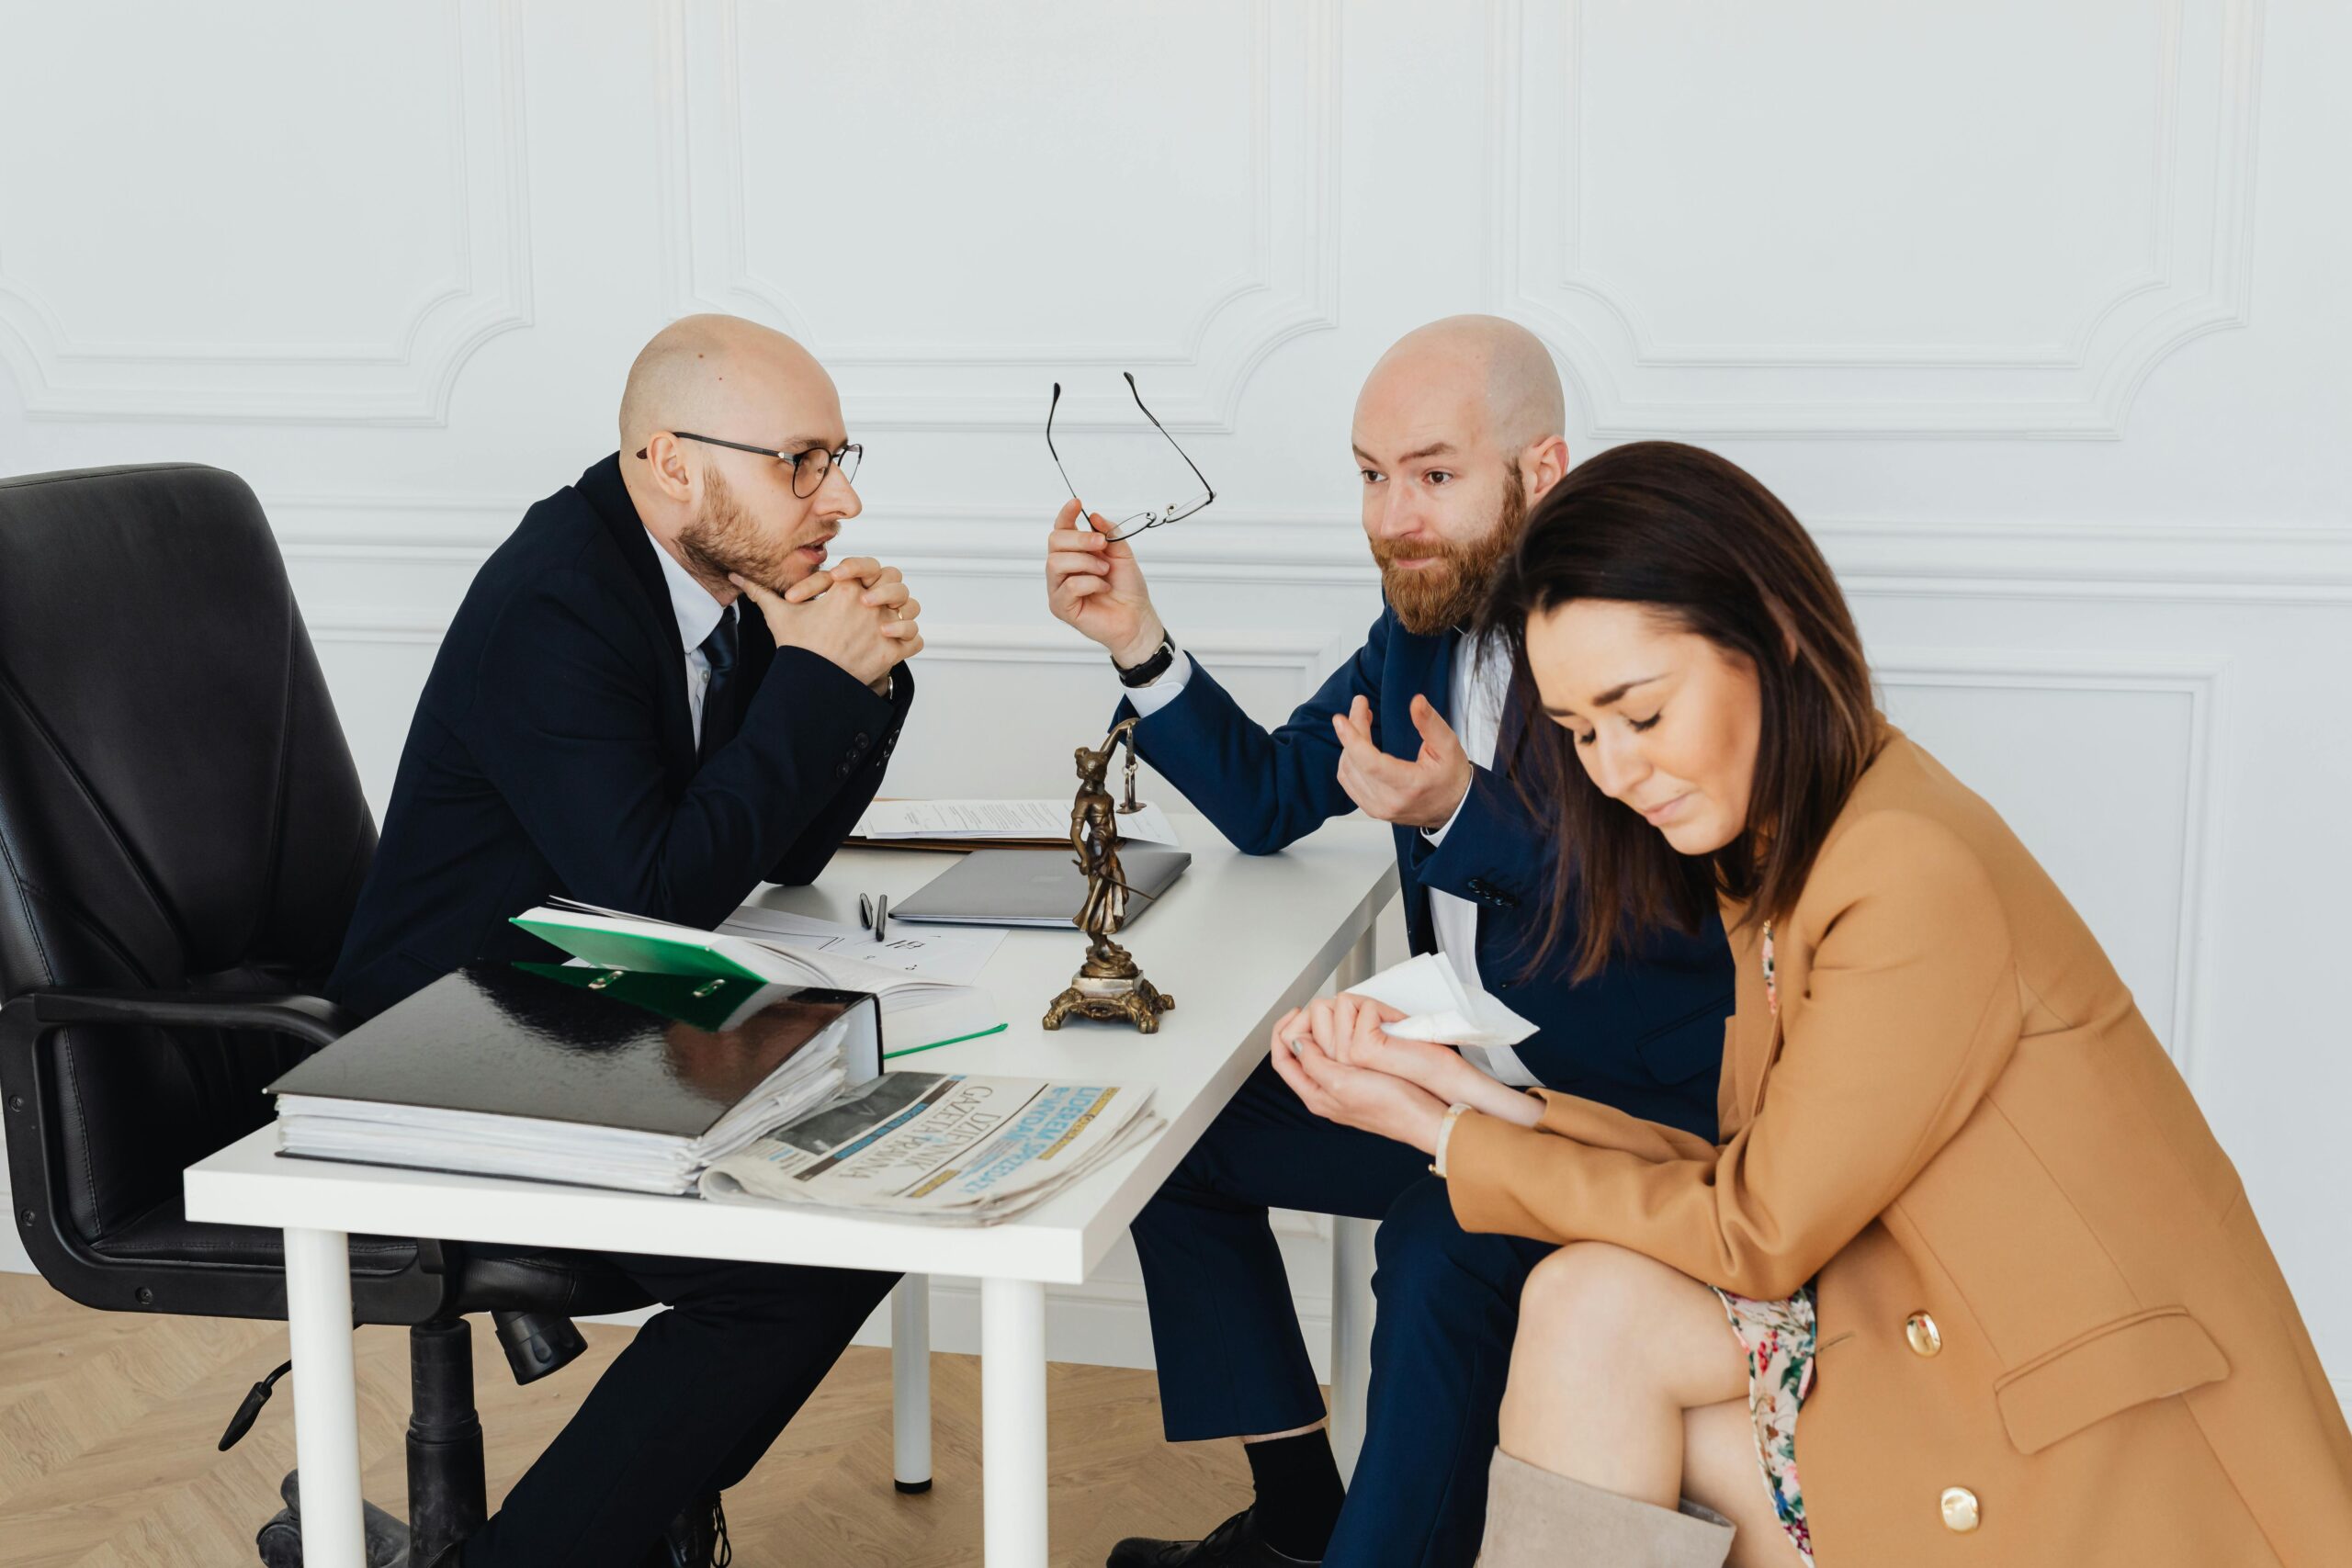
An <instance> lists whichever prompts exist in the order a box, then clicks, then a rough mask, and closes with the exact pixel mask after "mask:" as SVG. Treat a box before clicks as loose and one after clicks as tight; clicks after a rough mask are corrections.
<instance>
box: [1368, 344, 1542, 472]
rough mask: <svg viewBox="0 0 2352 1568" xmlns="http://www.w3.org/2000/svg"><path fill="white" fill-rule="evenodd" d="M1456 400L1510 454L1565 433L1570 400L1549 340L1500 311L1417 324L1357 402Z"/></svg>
mask: <svg viewBox="0 0 2352 1568" xmlns="http://www.w3.org/2000/svg"><path fill="white" fill-rule="evenodd" d="M1400 398H1406V399H1415V400H1422V401H1426V402H1430V403H1431V404H1436V403H1440V402H1447V401H1451V402H1453V404H1454V405H1455V409H1456V412H1457V413H1463V414H1470V413H1475V414H1476V416H1477V417H1478V418H1479V421H1480V423H1482V425H1483V430H1482V431H1481V432H1479V434H1484V435H1485V436H1486V437H1487V439H1488V440H1490V441H1491V442H1492V443H1493V445H1494V446H1496V447H1497V448H1498V450H1499V451H1501V452H1502V453H1504V454H1505V455H1507V456H1515V455H1517V454H1518V453H1520V452H1521V451H1523V450H1525V449H1526V448H1527V447H1528V446H1532V445H1533V444H1534V443H1536V442H1539V441H1542V440H1544V438H1545V437H1547V436H1555V435H1560V434H1564V433H1565V431H1566V425H1567V422H1568V418H1567V402H1566V398H1565V397H1564V396H1563V395H1562V393H1561V391H1560V373H1559V371H1558V370H1556V369H1555V368H1554V367H1553V365H1552V355H1550V354H1549V353H1548V352H1546V351H1545V349H1544V343H1543V340H1542V339H1540V338H1538V337H1537V336H1536V335H1535V334H1534V333H1532V332H1529V331H1528V330H1527V329H1526V328H1525V327H1522V326H1521V325H1520V324H1519V323H1518V322H1516V321H1505V320H1503V318H1501V317H1500V316H1448V317H1446V318H1445V319H1444V320H1442V321H1431V322H1430V324H1429V325H1427V326H1425V327H1416V328H1414V329H1413V330H1412V331H1411V332H1409V333H1406V334H1405V335H1404V336H1403V337H1401V338H1399V339H1397V343H1396V344H1395V346H1393V347H1391V348H1390V349H1389V351H1388V352H1387V353H1386V354H1384V355H1381V356H1380V361H1379V363H1378V364H1376V365H1374V367H1372V374H1371V375H1370V376H1368V377H1366V378H1364V384H1363V395H1362V397H1361V398H1359V399H1358V400H1357V404H1356V407H1357V410H1358V412H1359V414H1361V413H1362V412H1363V410H1364V408H1365V405H1366V404H1367V403H1370V402H1373V401H1374V400H1383V401H1394V400H1398V399H1400Z"/></svg>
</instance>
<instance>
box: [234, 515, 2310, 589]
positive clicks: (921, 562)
mask: <svg viewBox="0 0 2352 1568" xmlns="http://www.w3.org/2000/svg"><path fill="white" fill-rule="evenodd" d="M537 499H538V498H537V497H529V498H519V497H498V496H458V495H443V496H409V497H374V496H358V495H323V494H311V495H304V494H293V493H288V494H284V495H277V496H273V497H271V498H269V499H268V510H269V513H270V515H271V516H272V517H273V518H274V519H275V520H276V525H277V538H278V544H279V547H280V548H281V549H282V550H283V551H284V553H285V556H286V558H287V560H288V562H290V563H294V564H297V565H309V564H333V563H342V564H356V565H368V566H436V565H451V564H456V565H463V564H467V563H469V562H479V561H480V560H481V559H482V558H484V557H486V556H487V555H489V553H490V552H491V551H492V549H494V548H496V547H497V546H498V544H499V543H500V542H501V541H502V540H503V539H504V538H505V537H506V536H507V535H508V534H510V533H512V532H513V531H514V528H515V523H516V521H517V520H518V519H520V518H521V517H522V515H523V513H525V512H526V511H527V510H528V509H529V508H530V507H531V505H532V504H534V502H536V501H537ZM1214 515H1215V516H1216V518H1217V519H1218V520H1216V521H1211V520H1210V514H1204V516H1202V517H1200V518H1197V519H1193V520H1191V521H1187V522H1185V523H1182V524H1179V525H1176V526H1175V527H1172V528H1167V529H1159V530H1155V531H1154V532H1153V533H1152V534H1151V535H1150V536H1148V538H1147V539H1146V540H1145V542H1144V544H1143V546H1142V547H1141V550H1140V553H1141V555H1142V558H1143V560H1144V565H1145V570H1146V571H1147V572H1148V574H1149V576H1150V578H1151V580H1152V581H1154V582H1155V583H1177V582H1183V583H1203V584H1213V585H1218V586H1226V587H1231V586H1236V585H1245V584H1250V583H1266V584H1278V585H1283V586H1319V587H1329V588H1335V589H1355V588H1363V587H1369V586H1373V585H1374V584H1376V583H1377V582H1378V581H1379V575H1378V573H1377V572H1376V571H1375V570H1374V568H1373V565H1372V560H1371V558H1370V556H1369V554H1368V553H1367V552H1366V550H1365V547H1364V542H1363V529H1362V526H1361V525H1360V524H1359V522H1358V520H1357V518H1356V515H1355V514H1354V513H1351V512H1340V511H1336V510H1330V509H1306V508H1299V509H1288V510H1281V509H1273V508H1262V509H1250V510H1238V509H1237V510H1234V511H1229V512H1228V511H1227V510H1226V509H1225V507H1224V506H1223V503H1219V505H1218V507H1217V508H1216V513H1215V514H1214ZM1049 521H1050V518H1049V516H1048V515H1047V514H1046V513H1043V512H1041V511H1040V510H1038V509H1036V508H1031V507H1019V506H1006V505H1001V504H997V505H946V504H941V503H932V502H926V503H921V504H911V505H888V506H881V505H877V506H874V507H872V508H870V509H869V510H868V511H867V513H866V514H865V517H864V518H862V519H861V520H860V521H859V522H858V523H856V524H855V525H854V529H855V531H856V534H857V535H858V542H857V546H856V547H857V548H859V549H861V550H867V551H872V552H877V553H880V554H883V555H885V556H887V557H888V558H889V559H890V560H892V561H894V562H896V563H897V564H899V566H901V567H903V568H904V569H906V570H909V571H910V572H921V573H923V574H925V575H932V574H937V575H944V576H954V577H965V578H973V579H1022V580H1033V579H1035V578H1036V577H1037V576H1038V575H1039V572H1040V570H1041V564H1042V563H1041V554H1042V543H1041V541H1042V538H1043V536H1044V532H1045V530H1046V526H1047V525H1048V523H1049ZM1811 530H1812V533H1813V535H1814V536H1815V539H1816V540H1818V541H1819V542H1820V545H1821V547H1822V550H1823V553H1824V554H1825V555H1826V556H1827V557H1828V558H1829V561H1830V564H1831V565H1832V566H1833V567H1834V568H1835V569H1836V570H1837V571H1838V578H1839V581H1841V582H1842V583H1843V584H1844V585H1845V587H1846V590H1847V592H1849V593H1852V594H1854V595H1856V596H1858V597H1905V598H1919V597H1927V598H1956V599H1969V600H1980V599H2004V600H2019V601H2045V600H2047V601H2065V602H2113V603H2121V604H2215V605H2224V606H2227V605H2256V606H2266V607H2288V608H2291V607H2319V608H2342V607H2346V606H2352V526H2346V525H2324V524H2323V525H2301V524H2283V523H2259V522H2252V523H2244V524H2238V523H2226V522H2212V523H2117V522H2093V521H2082V520H2067V519H2051V520H2047V521H2040V522H1985V521H1977V522H1964V521H1955V520H1939V519H1932V518H1919V519H1911V518H1905V519H1894V518H1856V517H1848V518H1835V519H1829V520H1825V521H1816V522H1815V523H1814V524H1813V525H1811Z"/></svg>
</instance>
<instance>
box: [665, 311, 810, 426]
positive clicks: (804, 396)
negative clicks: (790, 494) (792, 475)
mask: <svg viewBox="0 0 2352 1568" xmlns="http://www.w3.org/2000/svg"><path fill="white" fill-rule="evenodd" d="M841 422H842V417H841V400H840V398H839V396H838V395H837V394H836V393H835V392H834V390H833V382H832V378H831V377H830V376H828V375H826V374H825V369H824V367H823V366H821V365H819V364H818V363H817V361H816V360H815V359H814V358H813V357H812V356H811V355H809V351H808V350H807V349H805V348H803V347H801V346H800V345H799V344H797V343H795V342H793V341H792V339H790V338H788V337H786V336H785V335H784V334H783V333H780V332H776V331H775V330H774V329H772V328H769V327H763V326H761V325H760V324H759V323H758V322H756V321H744V320H743V319H742V318H741V317H740V316H685V317H682V318H681V319H679V320H677V321H673V322H671V323H670V324H669V325H668V326H666V327H663V328H662V330H661V331H660V332H659V333H655V334H654V336H653V341H652V342H650V343H649V344H646V345H645V347H644V349H643V350H642V351H640V352H639V355H638V356H637V363H636V364H634V365H632V366H630V367H629V368H628V387H627V388H626V389H623V391H622V392H621V414H620V436H621V450H622V451H623V452H634V451H636V450H637V449H638V448H639V447H640V446H644V445H645V443H646V440H647V439H648V438H649V437H650V436H652V435H654V434H658V433H660V432H662V431H679V430H691V431H695V432H697V433H699V434H705V435H717V436H719V437H722V438H723V439H726V440H729V441H743V442H749V443H752V444H754V445H757V444H761V443H765V442H775V443H776V444H777V446H780V447H781V446H784V445H785V444H786V443H788V442H795V441H797V442H800V443H802V444H804V445H805V444H808V443H811V442H821V443H822V444H823V445H825V446H832V445H833V444H835V443H836V442H838V441H839V440H840V439H841V435H840V434H839V428H838V427H839V426H840V424H841ZM787 426H789V428H787ZM804 426H806V427H807V428H803V427H804Z"/></svg>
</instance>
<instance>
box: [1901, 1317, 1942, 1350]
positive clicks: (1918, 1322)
mask: <svg viewBox="0 0 2352 1568" xmlns="http://www.w3.org/2000/svg"><path fill="white" fill-rule="evenodd" d="M1903 1335H1904V1337H1905V1338H1906V1339H1908V1340H1910V1341H1911V1348H1912V1349H1913V1350H1915V1351H1917V1353H1918V1354H1920V1355H1922V1356H1932V1355H1934V1354H1935V1353H1936V1352H1937V1351H1939V1350H1940V1349H1942V1348H1944V1336H1943V1330H1941V1329H1939V1328H1938V1327H1937V1326H1936V1320H1935V1319H1934V1318H1932V1317H1929V1316H1928V1314H1926V1313H1924V1312H1915V1313H1913V1314H1911V1315H1910V1316H1909V1317H1907V1318H1905V1320H1904V1323H1903Z"/></svg>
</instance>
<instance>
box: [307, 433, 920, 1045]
mask: <svg viewBox="0 0 2352 1568" xmlns="http://www.w3.org/2000/svg"><path fill="white" fill-rule="evenodd" d="M658 548H659V546H657V545H655V544H654V542H653V540H652V537H651V536H650V535H648V534H647V533H646V531H645V527H644V525H643V524H642V523H641V522H639V519H638V515H637V509H636V507H635V506H634V505H633V504H632V503H631V502H630V501H629V498H628V490H627V488H626V487H625V486H624V485H623V484H622V483H621V477H620V461H619V459H618V457H607V458H605V460H604V461H603V462H601V463H598V464H597V465H596V466H595V467H594V468H590V469H589V470H588V471H587V472H586V473H584V474H582V475H581V476H580V479H579V482H578V483H576V484H573V485H571V486H568V487H566V488H565V489H563V490H560V491H557V492H556V493H555V494H554V495H552V496H549V497H548V499H547V500H545V501H543V502H539V503H538V504H537V505H536V506H534V507H532V508H531V510H530V511H529V512H528V513H526V514H525V515H524V518H523V523H522V525H521V526H520V527H518V528H517V529H515V533H514V534H513V535H512V536H510V537H508V539H507V540H506V542H505V543H504V544H503V545H501V546H500V547H498V549H497V551H496V552H495V553H493V554H492V556H491V558H490V559H489V560H488V561H487V562H485V563H484V564H483V566H482V569H481V572H480V573H479V574H477V575H476V577H475V578H474V581H473V586H472V587H471V588H469V590H468V591H467V592H466V598H465V602H464V604H461V605H460V606H459V607H458V615H457V618H456V620H454V621H453V622H451V623H450V626H449V631H448V635H447V637H444V638H443V639H442V642H441V650H440V653H439V655H438V656H437V657H436V658H435V660H434V661H433V673H432V675H431V676H430V677H429V678H428V679H427V680H426V682H425V684H424V696H423V697H422V698H421V699H420V700H419V702H418V704H417V709H416V717H415V720H414V721H413V723H412V724H411V725H410V727H409V734H408V744H407V746H406V747H405V748H404V749H403V750H401V765H400V772H399V773H398V775H397V776H396V777H395V780H394V782H393V784H392V800H391V806H390V809H389V810H388V811H387V812H386V814H385V818H384V833H383V840H382V841H381V843H379V845H378V847H377V851H376V861H375V865H374V868H373V869H372V870H371V871H370V872H369V874H368V882H367V886H365V887H364V888H363V889H362V890H361V892H360V896H359V905H358V908H357V909H356V912H355V913H354V914H353V916H352V921H351V929H350V931H349V932H348V934H347V935H346V936H345V939H344V946H343V955H342V958H341V961H340V962H339V963H338V964H336V965H335V972H334V976H333V977H332V978H331V979H330V981H329V982H328V991H329V993H330V994H331V995H332V996H334V998H336V999H337V1000H338V1001H341V1002H342V1003H344V1004H345V1006H347V1007H349V1008H351V1009H353V1010H355V1011H357V1012H359V1013H361V1014H362V1015H373V1014H374V1013H377V1012H379V1011H381V1010H383V1009H385V1008H387V1007H390V1005H391V1004H392V1003H394V1002H396V1001H398V1000H400V999H401V998H402V997H405V996H407V995H408V994H409V993H410V992H412V991H414V990H416V989H418V988H420V987H424V986H425V985H427V984H429V983H431V982H432V981H433V980H435V979H436V978H438V977H439V976H443V975H445V974H447V973H448V972H449V971H450V970H452V969H455V968H456V967H457V966H458V964H463V963H465V962H467V961H468V960H469V959H473V958H478V957H480V958H553V959H560V958H561V957H562V956H563V955H562V954H561V953H558V952H557V951H556V950H555V949H554V948H552V947H550V946H548V944H547V943H545V942H541V941H539V940H538V939H537V937H534V936H531V935H529V934H528V933H526V932H525V931H522V930H521V929H520V928H519V927H516V926H513V925H510V924H508V923H507V921H508V919H509V917H511V916H515V915H519V914H521V913H522V912H523V911H524V910H526V909H527V908H531V907H532V906H533V905H535V904H539V903H543V902H545V901H546V899H547V898H548V896H549V895H551V894H563V895H567V896H569V897H573V898H577V899H581V900H582V901H584V902H586V903H591V904H601V905H604V906H605V907H606V908H615V909H627V910H628V911H630V912H631V913H634V914H641V915H650V916H652V917H654V918H656V919H666V920H679V921H684V922H685V923H686V924H689V925H696V926H705V927H708V926H714V925H716V924H718V922H719V921H720V920H722V919H726V918H727V917H728V916H729V914H731V913H732V912H733V911H734V909H735V908H736V906H737V905H739V904H741V902H742V901H743V899H744V897H746V896H747V895H748V894H750V893H751V891H752V889H753V888H754V887H755V886H758V884H759V883H760V882H761V880H762V879H763V878H764V879H765V880H768V881H772V882H784V883H805V882H809V881H811V880H813V879H814V878H815V877H816V875H817V874H818V873H819V872H820V871H821V870H823V869H824V865H825V863H826V862H827V861H828V860H830V859H831V858H832V854H833V851H834V850H835V849H837V848H838V847H839V846H840V844H841V841H842V839H843V838H844V837H845V836H846V835H847V834H848V832H849V830H850V828H851V827H852V825H853V824H854V823H855V822H856V820H857V817H858V814H859V813H860V812H862V811H863V810H865V806H866V803H867V802H868V801H870V800H872V799H873V797H874V792H875V790H876V787H877V786H879V785H880V784H881V782H882V771H883V767H884V765H885V763H887V762H888V760H889V756H890V751H891V749H892V748H893V747H894V746H896V745H897V744H898V737H899V727H900V725H901V724H902V723H903V722H904V721H905V718H906V714H907V707H908V705H909V704H910V702H911V701H912V700H913V696H914V682H913V678H912V677H911V676H910V674H909V672H908V671H907V669H906V667H905V666H904V665H901V666H899V669H898V670H897V671H895V672H894V673H893V677H892V685H891V694H890V695H889V696H888V697H887V698H885V697H878V696H876V695H875V694H874V693H873V691H872V690H871V689H869V688H868V687H867V686H866V685H865V683H864V682H860V681H859V680H857V678H856V677H854V676H853V675H851V674H849V673H848V672H847V671H844V670H842V668H841V667H840V666H838V665H836V664H834V663H832V662H831V660H826V659H824V658H821V657H820V656H819V655H817V654H813V653H810V652H808V651H807V650H806V649H779V648H777V647H776V646H775V641H774V639H773V638H771V637H769V635H768V631H767V624H766V622H765V621H764V620H763V619H762V618H761V616H760V615H758V614H756V613H753V612H751V610H750V606H749V605H748V604H746V605H742V606H739V608H738V610H737V615H738V616H739V626H738V633H737V637H738V643H739V648H740V651H739V654H738V662H737V667H736V671H735V674H734V676H733V678H732V679H731V680H730V681H729V686H728V691H727V693H726V701H727V705H728V706H729V708H730V709H731V710H732V713H733V714H734V715H739V716H740V719H741V723H740V728H738V729H737V731H736V733H735V735H734V737H733V738H732V739H729V740H728V741H726V743H725V744H723V745H721V746H720V747H719V748H718V750H716V751H714V752H713V753H712V754H711V756H710V758H709V760H708V761H705V762H701V763H700V764H697V762H696V760H695V736H694V720H693V715H692V712H691V710H690V709H689V708H688V706H687V705H686V682H685V662H684V658H685V656H684V650H683V649H681V648H680V647H679V643H678V621H677V616H676V614H675V612H673V609H672V608H671V604H670V593H669V589H668V586H667V584H666V582H665V581H664V580H663V578H662V568H661V564H660V562H659V561H658V560H657V558H655V556H654V553H653V552H654V551H655V550H656V549H658ZM718 721H721V716H719V715H718V714H716V713H711V712H706V713H705V714H704V716H703V722H704V723H705V724H706V725H709V724H711V723H713V722H718Z"/></svg>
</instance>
